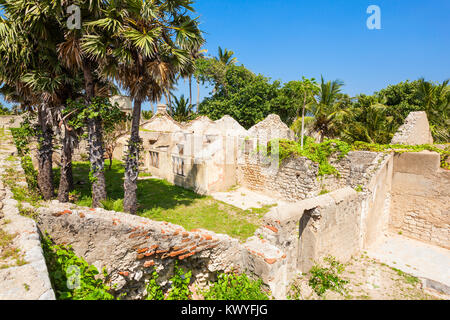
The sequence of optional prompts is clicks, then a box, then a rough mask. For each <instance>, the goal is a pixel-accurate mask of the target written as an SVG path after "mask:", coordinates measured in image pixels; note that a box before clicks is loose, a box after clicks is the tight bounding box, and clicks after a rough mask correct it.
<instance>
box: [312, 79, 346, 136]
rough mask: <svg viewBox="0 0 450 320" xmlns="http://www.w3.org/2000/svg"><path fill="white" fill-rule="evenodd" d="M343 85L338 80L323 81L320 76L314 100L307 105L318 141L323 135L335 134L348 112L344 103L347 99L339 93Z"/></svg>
mask: <svg viewBox="0 0 450 320" xmlns="http://www.w3.org/2000/svg"><path fill="white" fill-rule="evenodd" d="M343 85H344V83H343V82H342V81H340V80H334V81H327V82H325V80H324V79H323V77H321V84H320V87H319V93H318V94H317V95H316V97H315V102H313V103H312V104H310V106H309V112H310V113H312V114H313V115H314V123H313V128H314V130H315V131H316V132H318V134H319V137H320V141H323V139H324V138H325V137H334V136H337V135H338V132H339V128H340V127H341V126H342V124H343V120H344V116H345V115H346V114H347V113H348V111H347V110H346V105H345V104H346V103H348V102H349V101H347V100H349V99H347V97H346V96H345V95H343V94H342V93H341V88H342V86H343Z"/></svg>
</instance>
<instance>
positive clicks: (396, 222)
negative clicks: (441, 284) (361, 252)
mask: <svg viewBox="0 0 450 320" xmlns="http://www.w3.org/2000/svg"><path fill="white" fill-rule="evenodd" d="M449 186H450V171H449V170H445V169H442V168H440V157H439V154H437V153H434V152H428V151H423V152H417V153H402V154H396V155H395V157H394V175H393V185H392V209H391V217H390V225H389V226H390V229H391V230H393V231H394V232H396V233H401V234H403V235H405V236H408V237H411V238H414V239H417V240H421V241H424V242H427V243H431V244H434V245H438V246H441V247H444V248H447V249H450V188H449Z"/></svg>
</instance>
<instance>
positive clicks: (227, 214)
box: [55, 160, 270, 240]
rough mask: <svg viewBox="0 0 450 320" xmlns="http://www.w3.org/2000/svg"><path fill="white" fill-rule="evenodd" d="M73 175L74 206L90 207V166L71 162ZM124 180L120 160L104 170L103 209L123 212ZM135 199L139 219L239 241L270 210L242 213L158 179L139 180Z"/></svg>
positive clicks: (264, 208)
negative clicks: (75, 198) (233, 238)
mask: <svg viewBox="0 0 450 320" xmlns="http://www.w3.org/2000/svg"><path fill="white" fill-rule="evenodd" d="M55 176H57V172H55ZM73 176H74V184H75V189H76V193H77V195H78V200H77V201H76V204H77V205H81V206H87V207H90V206H91V205H92V198H91V184H90V182H89V163H88V162H74V163H73ZM123 177H124V168H123V164H122V162H120V161H117V160H115V161H113V165H112V168H111V170H105V180H106V190H107V192H108V200H107V201H105V202H103V207H104V208H106V209H108V210H115V211H121V210H116V209H123V204H122V203H123V202H122V201H123V196H124V192H123ZM55 180H56V179H55ZM55 182H56V181H55ZM137 197H138V204H139V209H138V214H139V215H140V216H143V217H146V218H149V219H153V220H158V221H167V222H170V223H174V224H178V225H181V226H183V227H184V228H185V229H186V230H191V229H197V228H203V229H208V230H211V231H214V232H217V233H225V234H228V235H230V236H232V237H235V238H239V239H242V240H245V239H247V238H248V237H250V236H252V235H253V233H254V232H255V231H256V229H257V228H258V223H259V219H260V215H262V214H264V213H266V212H267V211H268V210H269V209H270V207H269V206H265V207H263V208H261V209H253V210H241V209H239V208H236V207H234V206H231V205H228V204H226V203H223V202H220V201H217V200H214V199H213V198H212V197H209V196H201V195H198V194H196V193H195V192H193V191H191V190H187V189H184V188H182V187H178V186H175V185H172V184H170V183H168V182H167V181H165V180H158V179H147V180H138V189H137ZM255 213H256V215H255Z"/></svg>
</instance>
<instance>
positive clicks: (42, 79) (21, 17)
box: [0, 0, 64, 200]
mask: <svg viewBox="0 0 450 320" xmlns="http://www.w3.org/2000/svg"><path fill="white" fill-rule="evenodd" d="M1 4H2V7H3V9H4V11H5V18H4V19H1V21H0V33H1V36H2V41H1V43H0V51H1V56H2V59H1V60H2V61H1V62H0V81H1V82H2V83H4V84H6V86H7V88H6V89H7V90H9V95H10V96H11V97H14V98H13V99H14V100H15V101H17V102H20V103H22V104H23V105H25V106H27V107H28V108H31V109H34V110H36V111H37V112H36V113H37V116H38V126H39V129H40V130H37V132H38V142H39V143H38V163H39V171H38V186H39V189H40V191H41V193H42V195H43V197H44V199H46V200H49V199H51V198H52V197H53V192H54V189H53V171H52V154H53V129H52V120H53V112H54V109H55V107H56V106H57V105H58V103H59V99H58V98H59V97H58V94H57V91H58V90H59V87H60V85H61V83H62V82H63V81H64V80H62V79H61V78H60V77H58V76H61V74H59V71H60V70H58V69H57V68H55V69H54V70H51V69H52V68H53V67H54V62H55V61H54V55H53V56H52V47H53V46H52V40H51V37H50V39H49V35H50V33H51V31H52V29H53V28H54V25H53V26H52V27H53V28H51V27H50V25H49V24H48V23H46V22H44V21H41V22H40V23H39V28H36V29H35V28H34V27H35V26H36V25H35V24H31V23H29V21H28V19H27V17H26V15H25V13H26V12H27V9H29V8H28V7H27V5H28V3H27V2H24V1H6V0H5V1H2V3H1ZM39 9H41V8H35V10H34V16H38V15H39V13H40V11H39ZM49 27H50V28H49ZM56 74H58V76H57V75H56ZM4 88H5V86H4Z"/></svg>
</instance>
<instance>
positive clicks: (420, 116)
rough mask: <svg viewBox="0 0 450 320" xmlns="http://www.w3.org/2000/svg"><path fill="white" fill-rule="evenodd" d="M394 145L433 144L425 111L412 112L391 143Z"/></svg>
mask: <svg viewBox="0 0 450 320" xmlns="http://www.w3.org/2000/svg"><path fill="white" fill-rule="evenodd" d="M391 143H392V144H405V145H421V144H432V143H433V136H432V135H431V131H430V124H429V123H428V118H427V113H426V112H425V111H417V112H411V113H410V114H409V115H408V117H407V118H406V119H405V122H404V124H403V125H402V126H401V127H400V128H399V129H398V131H397V132H396V133H395V135H394V137H393V138H392V141H391Z"/></svg>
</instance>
